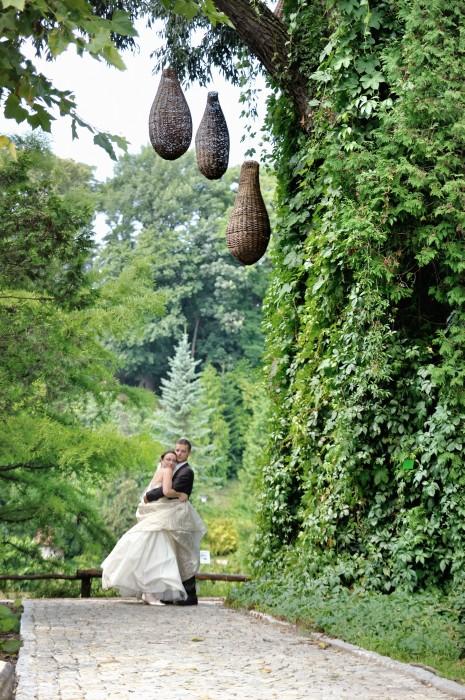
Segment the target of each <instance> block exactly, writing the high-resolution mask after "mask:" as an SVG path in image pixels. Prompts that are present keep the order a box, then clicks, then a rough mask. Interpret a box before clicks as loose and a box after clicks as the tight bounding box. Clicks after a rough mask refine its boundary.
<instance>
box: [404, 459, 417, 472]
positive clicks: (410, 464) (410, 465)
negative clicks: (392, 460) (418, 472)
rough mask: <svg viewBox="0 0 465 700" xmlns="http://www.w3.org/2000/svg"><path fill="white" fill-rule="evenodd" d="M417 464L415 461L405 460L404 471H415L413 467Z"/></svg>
mask: <svg viewBox="0 0 465 700" xmlns="http://www.w3.org/2000/svg"><path fill="white" fill-rule="evenodd" d="M414 464H415V461H414V460H413V459H404V461H403V462H402V469H403V470H404V471H406V472H408V471H410V470H411V469H413V465H414Z"/></svg>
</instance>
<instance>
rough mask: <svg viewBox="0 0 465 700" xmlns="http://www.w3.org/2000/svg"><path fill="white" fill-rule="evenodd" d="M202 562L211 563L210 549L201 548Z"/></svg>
mask: <svg viewBox="0 0 465 700" xmlns="http://www.w3.org/2000/svg"><path fill="white" fill-rule="evenodd" d="M200 563H201V564H209V563H210V552H209V550H208V549H201V550H200Z"/></svg>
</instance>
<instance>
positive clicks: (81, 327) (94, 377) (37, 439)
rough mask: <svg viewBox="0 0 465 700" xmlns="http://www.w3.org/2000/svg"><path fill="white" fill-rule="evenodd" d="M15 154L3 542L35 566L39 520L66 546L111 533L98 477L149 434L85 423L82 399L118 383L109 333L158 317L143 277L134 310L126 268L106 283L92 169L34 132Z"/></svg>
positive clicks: (5, 163) (6, 304)
mask: <svg viewBox="0 0 465 700" xmlns="http://www.w3.org/2000/svg"><path fill="white" fill-rule="evenodd" d="M17 153H18V155H17V160H16V161H14V160H12V159H11V158H9V157H7V156H3V157H2V158H1V160H0V219H1V226H0V249H1V252H2V268H1V271H0V354H1V357H2V362H1V365H0V423H1V425H2V430H1V440H0V541H1V542H2V544H9V545H11V547H10V548H6V547H4V546H2V547H0V551H1V556H0V561H1V562H2V565H3V566H8V565H9V562H10V560H11V556H12V555H15V557H14V559H13V560H12V566H13V567H14V568H15V569H16V570H17V569H18V568H19V567H22V566H24V565H25V566H29V565H30V563H31V561H32V559H31V552H30V545H31V543H32V538H33V536H34V535H35V534H36V533H37V531H38V530H41V531H42V533H46V532H48V533H49V534H48V535H45V534H44V536H45V537H46V538H49V537H50V532H49V528H50V527H51V526H52V527H53V529H54V533H53V540H54V543H55V544H56V545H58V546H60V545H61V546H63V545H64V544H65V543H66V542H68V543H69V539H70V538H73V539H74V540H75V541H76V542H77V541H78V540H79V539H80V538H81V539H85V538H86V537H88V536H89V533H90V534H91V536H92V539H93V540H94V542H95V541H97V540H98V539H99V537H100V538H102V537H104V533H105V528H104V524H103V523H102V521H101V518H100V516H99V514H98V509H97V507H96V503H95V501H94V499H93V497H94V496H95V493H96V488H97V485H98V484H99V483H102V481H103V480H104V479H105V478H106V477H107V476H108V475H110V474H111V473H112V472H114V471H117V470H118V469H120V468H121V466H123V465H124V466H126V467H127V466H128V465H131V464H132V465H145V464H146V463H147V462H148V461H149V459H150V457H149V454H150V440H145V441H144V440H141V439H139V440H138V441H130V440H128V439H125V438H123V437H121V435H119V434H118V432H117V431H116V430H114V429H112V428H111V426H108V424H107V425H102V426H101V427H100V429H99V430H92V429H90V428H87V427H85V426H84V424H83V422H82V421H81V420H80V416H79V414H78V411H77V410H76V404H77V402H78V401H79V400H81V399H82V397H86V396H88V395H93V396H94V397H95V399H96V400H97V401H99V400H101V397H103V398H106V397H108V396H109V395H111V394H112V393H113V394H115V393H116V392H117V391H119V386H118V385H117V383H116V382H115V380H114V372H115V369H116V367H117V363H116V358H115V357H114V356H113V355H112V353H111V352H110V351H109V350H108V349H107V348H105V347H104V344H103V341H104V340H105V338H106V337H108V334H110V333H111V334H116V335H118V334H120V333H121V332H124V331H125V330H126V329H127V328H128V326H130V324H131V319H133V318H137V316H138V314H140V313H143V311H144V303H145V304H147V305H148V306H149V307H150V312H151V314H152V315H153V313H154V308H156V304H157V297H156V295H154V293H153V292H152V291H151V290H150V289H149V290H148V291H147V290H146V289H145V287H144V284H145V283H144V280H143V278H142V277H140V278H139V279H138V281H137V282H136V284H138V289H136V288H135V287H134V288H133V292H134V293H135V294H136V296H137V303H136V305H135V306H133V308H131V303H130V301H129V299H130V297H128V293H127V289H126V290H124V296H125V305H124V306H123V305H122V304H121V288H124V275H123V277H122V278H121V277H120V278H119V279H118V280H115V282H114V283H113V287H112V289H109V288H108V287H107V288H101V289H100V290H99V289H98V288H97V287H98V285H97V284H96V282H95V280H94V279H93V278H92V275H91V274H90V272H89V269H90V265H89V256H90V252H91V246H92V240H91V235H90V233H91V228H90V225H91V221H92V216H93V207H92V206H91V205H90V203H91V200H92V197H93V194H92V189H91V187H90V185H91V181H92V177H91V172H90V170H89V169H86V168H85V167H84V166H79V165H76V164H73V163H70V162H66V161H65V162H64V161H60V160H59V159H57V158H55V157H54V156H52V154H51V153H50V151H49V150H48V148H47V147H46V146H44V145H43V144H41V143H40V142H37V141H34V140H33V141H32V142H31V141H29V142H26V143H20V145H19V148H18V152H17ZM66 174H68V176H69V177H68V185H71V183H72V189H67V185H66V183H67V180H66ZM80 188H81V189H82V191H83V192H84V195H83V194H82V192H81V194H80ZM128 301H129V305H128ZM158 308H159V310H161V307H160V304H159V302H158ZM18 553H19V554H18ZM67 553H68V552H67Z"/></svg>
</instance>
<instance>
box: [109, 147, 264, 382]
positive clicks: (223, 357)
mask: <svg viewBox="0 0 465 700" xmlns="http://www.w3.org/2000/svg"><path fill="white" fill-rule="evenodd" d="M237 179H238V170H237V168H231V169H230V170H228V171H227V173H226V174H225V175H224V177H223V178H222V179H221V180H219V181H215V182H209V181H208V180H206V179H205V178H204V177H203V176H202V175H201V174H200V173H199V171H198V169H197V165H196V163H195V157H194V154H193V153H192V152H188V153H186V155H185V156H183V157H182V158H180V159H179V160H177V161H174V162H167V161H163V160H162V159H161V158H158V157H156V156H155V154H154V152H153V149H152V148H151V147H146V148H143V149H142V151H141V152H140V153H139V154H137V155H127V156H124V157H123V158H122V159H121V160H120V162H119V163H118V165H117V167H116V172H115V176H114V177H113V178H111V179H110V180H109V181H108V182H107V183H105V185H104V186H103V187H102V189H101V193H100V207H101V209H102V211H103V212H104V213H105V216H106V219H107V223H108V226H109V228H110V232H109V233H108V235H107V237H106V246H105V247H104V249H103V250H102V251H101V253H100V255H99V258H98V260H97V266H98V267H99V269H101V270H102V274H103V276H104V277H105V278H106V279H110V278H111V277H112V276H113V275H118V274H120V272H121V270H122V269H124V268H125V267H126V266H127V265H128V264H130V263H131V261H132V260H133V259H134V258H135V257H139V258H141V259H145V260H149V261H150V264H151V266H152V278H153V284H154V287H155V288H156V289H157V290H158V291H159V292H160V293H162V294H164V297H165V300H166V311H165V314H164V316H163V319H162V320H160V319H159V318H158V317H157V316H156V315H154V318H153V319H151V320H149V321H148V322H147V323H146V325H145V328H144V332H143V334H142V335H141V336H138V337H132V336H130V335H128V336H127V341H126V342H125V343H124V344H118V345H117V346H116V348H115V349H116V350H117V351H118V353H119V354H120V356H121V358H122V363H123V367H124V370H123V376H124V378H125V380H126V381H128V382H129V383H134V384H139V385H140V384H142V385H144V386H147V387H150V388H154V389H156V390H158V389H159V387H160V380H161V378H162V377H163V376H165V375H166V372H167V369H168V361H169V359H170V358H171V357H172V355H173V353H174V348H175V346H176V344H177V342H178V340H179V338H180V337H181V336H182V333H183V332H184V331H185V330H186V332H187V334H188V337H189V340H190V342H191V347H192V352H193V354H194V356H195V358H196V359H198V360H201V361H202V363H204V362H211V363H213V365H214V366H215V367H216V368H217V369H218V370H227V369H231V368H232V366H233V365H234V364H235V362H237V360H239V359H241V358H246V359H247V360H249V361H250V362H251V364H252V365H257V364H258V362H259V360H260V356H261V353H262V348H263V337H262V334H261V331H260V318H261V301H262V298H263V295H264V292H265V288H266V284H267V280H268V272H269V263H268V261H267V260H266V259H265V260H264V261H263V262H262V264H260V265H259V266H257V267H256V268H249V269H246V270H244V269H243V268H241V267H240V266H239V264H238V263H237V262H236V261H235V260H234V258H233V257H232V256H231V255H230V254H229V252H228V250H227V248H226V245H225V238H224V232H225V228H226V220H227V219H226V213H227V211H228V208H229V207H230V206H232V203H233V200H234V189H235V187H236V186H237ZM263 183H264V187H263V189H264V193H265V196H268V197H269V196H270V195H271V193H272V188H273V181H272V180H271V178H270V177H268V178H267V177H266V176H264V178H263Z"/></svg>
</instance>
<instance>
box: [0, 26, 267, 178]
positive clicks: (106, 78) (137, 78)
mask: <svg viewBox="0 0 465 700" xmlns="http://www.w3.org/2000/svg"><path fill="white" fill-rule="evenodd" d="M137 28H138V30H139V35H140V36H139V38H138V39H136V41H137V42H138V44H139V47H140V48H139V51H138V52H137V53H136V54H134V55H132V54H130V53H129V52H128V53H124V54H123V59H124V61H125V63H126V66H127V70H126V71H118V70H117V69H115V68H112V67H109V66H107V65H106V64H105V63H104V62H98V61H96V60H94V59H92V58H90V57H88V56H86V57H84V58H80V57H78V56H77V55H76V53H75V51H74V49H70V50H69V51H67V52H65V53H64V54H61V55H60V56H58V58H57V59H56V61H54V62H52V63H47V62H45V61H40V62H39V61H36V60H35V62H36V64H37V65H38V66H39V68H40V70H41V71H42V72H44V73H45V74H46V75H47V76H49V77H50V78H51V79H52V80H53V82H54V83H55V84H56V85H57V86H58V87H60V88H66V89H70V90H72V91H73V92H74V93H75V95H76V98H77V104H78V112H79V114H80V116H82V117H83V119H85V120H86V121H88V122H90V123H91V124H92V125H93V126H95V127H97V128H99V129H101V130H102V131H109V132H111V133H115V134H120V135H121V136H125V137H126V138H127V140H128V141H129V142H130V147H129V150H130V152H132V153H134V152H138V151H139V150H140V148H141V146H143V145H145V144H147V143H148V142H149V138H148V115H149V111H150V107H151V104H152V102H153V99H154V97H155V93H156V90H157V87H158V83H159V80H160V75H152V66H153V60H152V59H151V58H150V53H151V51H153V49H154V47H155V43H156V41H157V38H156V37H155V36H154V30H148V29H147V28H145V27H144V25H143V24H142V23H139V24H138V25H137ZM208 90H217V91H218V94H219V100H220V104H221V106H222V109H223V112H224V114H225V117H226V121H227V123H228V128H229V132H230V138H231V151H230V165H236V164H239V163H241V162H242V160H244V154H245V152H246V150H247V148H249V147H250V145H253V144H252V143H251V142H250V141H247V142H246V143H241V137H242V135H243V134H244V133H245V124H244V121H243V120H241V119H240V116H239V115H240V113H241V110H242V107H241V105H240V104H239V90H238V89H237V88H233V87H232V86H231V85H229V84H227V83H226V82H225V81H224V80H223V79H222V78H221V77H219V76H218V77H217V78H215V81H214V82H213V83H212V84H211V85H209V86H208V87H207V88H200V87H198V86H196V87H192V88H191V89H189V90H187V91H186V92H185V95H186V98H187V101H188V104H189V107H190V110H191V113H192V121H193V128H194V135H195V131H196V129H197V126H198V124H199V123H200V120H201V118H202V114H203V111H204V109H205V103H206V98H207V92H208ZM260 94H261V95H262V99H260V100H259V105H258V106H259V119H258V122H257V123H256V125H254V126H256V127H257V129H254V130H256V131H259V127H260V125H261V121H262V119H263V116H264V90H263V84H262V89H261V92H260ZM25 130H26V129H25V127H24V126H20V127H18V126H17V125H16V123H15V122H14V121H13V120H10V119H8V120H7V119H4V118H3V116H0V133H6V134H13V133H22V132H24V131H25ZM192 143H194V139H192ZM255 145H256V142H255ZM191 147H192V146H191ZM52 149H53V151H54V152H55V153H56V154H57V155H58V156H60V157H63V158H72V159H74V160H77V161H81V162H84V163H89V164H90V165H93V166H95V168H96V171H95V172H96V176H97V177H98V178H99V179H105V178H107V177H109V176H111V174H112V171H113V161H112V160H111V159H110V158H109V156H108V155H107V154H106V153H105V152H104V151H103V149H101V148H99V147H98V146H95V145H94V144H93V142H92V136H91V135H89V134H88V132H87V131H86V130H80V132H79V139H78V140H75V141H73V140H72V138H71V128H70V120H69V119H66V118H63V117H58V119H57V120H56V121H55V122H54V126H53V131H52ZM254 158H256V159H257V160H260V152H259V150H258V151H257V153H256V155H255V156H254Z"/></svg>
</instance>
